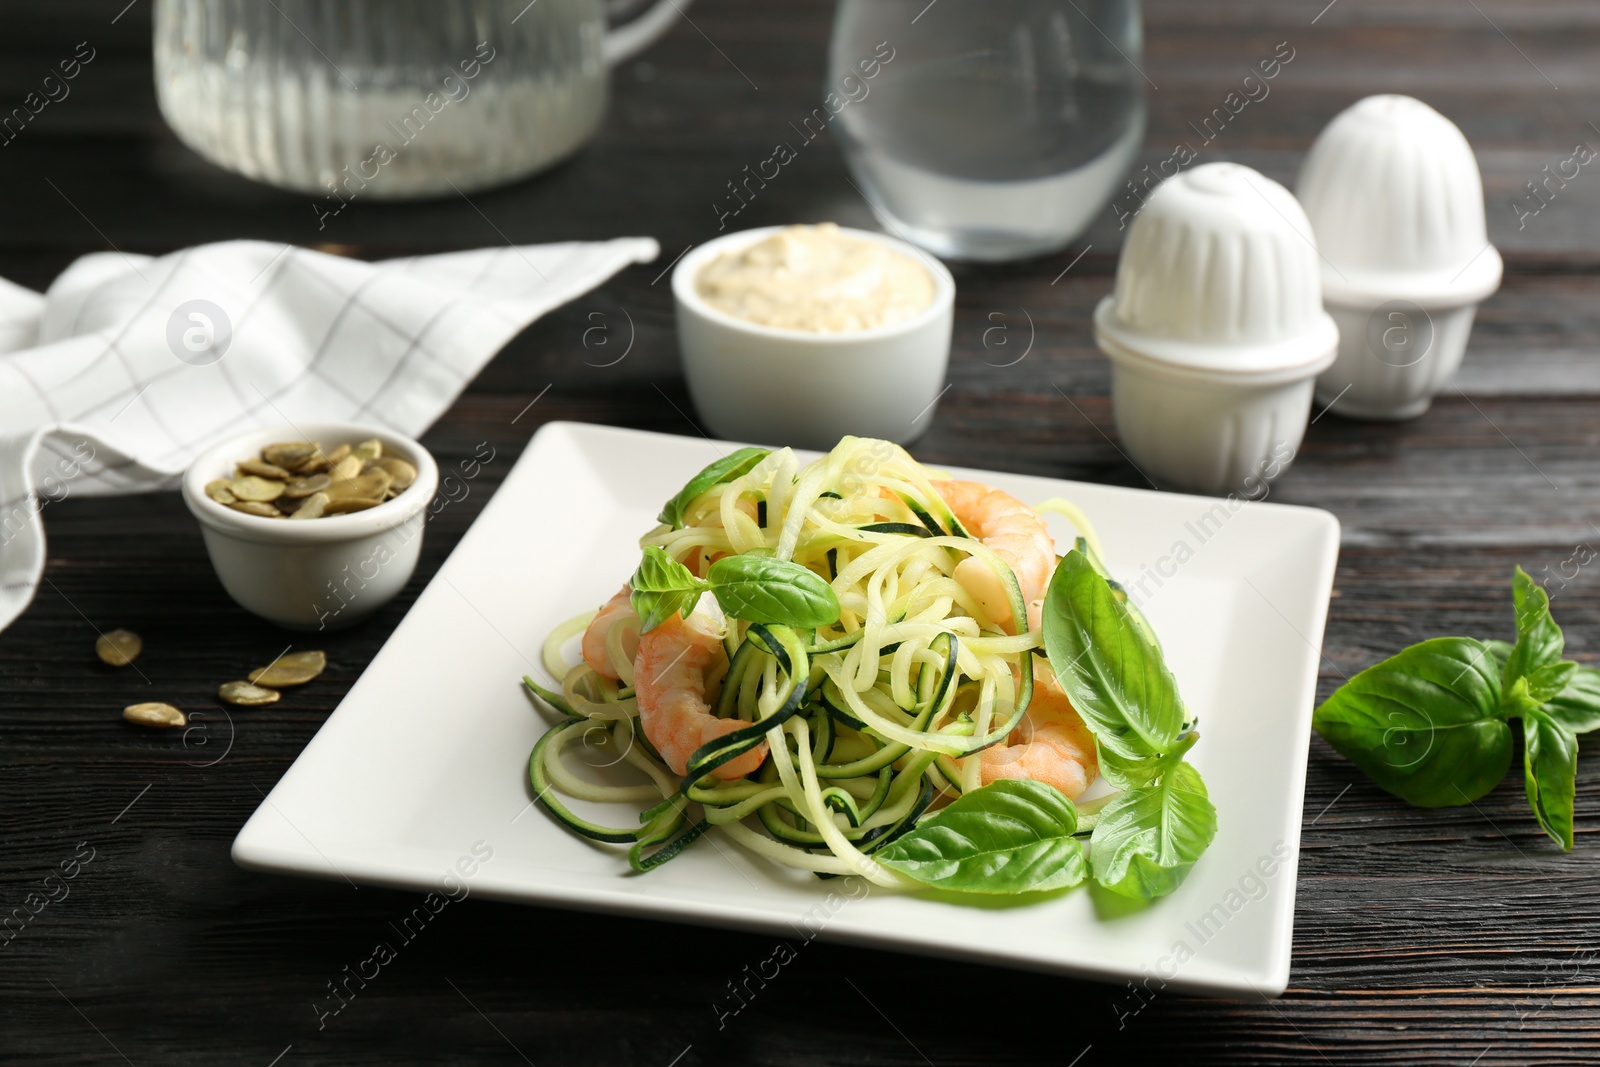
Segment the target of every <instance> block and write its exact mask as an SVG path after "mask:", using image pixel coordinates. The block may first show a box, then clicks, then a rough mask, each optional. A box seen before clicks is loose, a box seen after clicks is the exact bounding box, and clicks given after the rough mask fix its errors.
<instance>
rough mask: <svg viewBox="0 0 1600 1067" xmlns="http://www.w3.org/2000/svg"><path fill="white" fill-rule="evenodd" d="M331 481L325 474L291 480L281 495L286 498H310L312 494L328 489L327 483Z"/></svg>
mask: <svg viewBox="0 0 1600 1067" xmlns="http://www.w3.org/2000/svg"><path fill="white" fill-rule="evenodd" d="M332 481H333V479H332V478H330V477H328V476H327V475H326V474H312V475H308V476H306V477H304V478H291V479H290V480H289V482H288V484H287V485H285V486H284V487H283V495H284V496H287V497H303V496H310V495H311V494H312V493H320V492H322V491H323V490H324V489H326V488H328V483H330V482H332Z"/></svg>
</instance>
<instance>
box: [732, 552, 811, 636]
mask: <svg viewBox="0 0 1600 1067" xmlns="http://www.w3.org/2000/svg"><path fill="white" fill-rule="evenodd" d="M706 577H707V578H709V579H710V580H711V588H712V591H713V592H715V593H716V595H717V603H718V604H721V605H722V610H723V611H725V612H727V613H728V614H729V615H732V616H733V617H734V618H736V619H744V620H745V621H746V622H761V623H768V624H770V625H776V626H791V627H793V628H794V629H797V630H806V629H815V628H816V627H818V626H827V625H828V624H829V623H834V622H838V621H839V597H838V596H837V595H836V594H835V593H834V591H833V587H832V586H831V585H829V584H828V582H827V580H826V579H824V578H823V577H822V576H821V575H819V574H816V573H814V572H812V571H810V570H807V569H806V568H805V567H802V566H800V564H798V563H791V562H790V561H788V560H783V559H773V558H772V557H771V556H752V555H741V556H724V557H723V558H722V559H719V560H717V562H715V563H713V564H712V565H711V569H710V570H709V571H707V572H706Z"/></svg>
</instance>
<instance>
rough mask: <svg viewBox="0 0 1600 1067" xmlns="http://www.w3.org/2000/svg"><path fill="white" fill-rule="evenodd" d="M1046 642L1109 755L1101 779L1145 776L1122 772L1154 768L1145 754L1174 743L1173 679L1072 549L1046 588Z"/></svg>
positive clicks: (1177, 728) (1178, 717)
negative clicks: (1104, 776) (1047, 588)
mask: <svg viewBox="0 0 1600 1067" xmlns="http://www.w3.org/2000/svg"><path fill="white" fill-rule="evenodd" d="M1044 645H1045V650H1046V652H1047V653H1048V655H1049V658H1050V665H1051V667H1053V668H1054V669H1055V674H1056V678H1057V679H1058V680H1059V681H1060V683H1061V687H1062V688H1063V689H1064V690H1065V691H1066V693H1067V696H1068V697H1069V698H1070V699H1071V700H1072V706H1073V707H1074V708H1076V709H1077V711H1078V714H1079V715H1080V716H1082V717H1083V720H1084V722H1085V723H1087V724H1088V726H1089V729H1090V731H1091V732H1093V734H1094V736H1095V740H1096V741H1098V742H1099V745H1100V748H1101V749H1102V750H1103V751H1105V752H1109V753H1110V754H1111V756H1112V759H1111V760H1110V761H1108V762H1107V764H1105V766H1104V768H1103V769H1104V771H1105V772H1106V778H1107V780H1108V781H1110V782H1112V784H1114V785H1138V784H1143V782H1145V781H1148V775H1145V774H1139V775H1134V774H1131V773H1126V772H1128V771H1129V769H1130V768H1136V767H1144V768H1146V769H1147V770H1151V771H1153V764H1151V763H1149V762H1147V761H1151V760H1152V759H1153V758H1156V757H1160V756H1163V755H1165V754H1166V753H1168V752H1170V751H1171V750H1172V748H1173V746H1174V745H1175V744H1176V743H1177V741H1178V737H1179V735H1180V734H1181V733H1182V732H1183V729H1184V723H1185V719H1186V713H1185V711H1184V706H1183V701H1182V699H1181V698H1180V697H1179V696H1178V683H1177V681H1176V680H1175V679H1174V678H1173V677H1172V672H1171V671H1169V670H1168V669H1167V665H1166V663H1165V662H1164V661H1163V659H1162V657H1161V650H1160V649H1159V648H1158V647H1156V645H1155V643H1154V642H1153V641H1152V640H1151V639H1150V636H1149V635H1148V634H1147V633H1146V632H1145V629H1144V628H1143V627H1141V626H1140V625H1139V623H1138V622H1137V621H1136V620H1135V618H1134V617H1133V615H1132V614H1131V613H1130V611H1129V609H1128V606H1127V605H1125V604H1123V603H1122V602H1121V601H1120V600H1118V598H1117V596H1116V595H1115V593H1114V592H1113V590H1112V589H1111V587H1110V585H1109V584H1108V583H1107V582H1106V579H1105V578H1104V577H1103V576H1102V575H1101V574H1100V572H1099V571H1097V570H1096V569H1095V567H1094V564H1093V563H1092V562H1090V560H1089V559H1088V557H1086V556H1085V555H1084V554H1083V553H1082V552H1079V551H1078V550H1076V549H1074V550H1073V551H1071V552H1068V553H1067V555H1066V557H1065V558H1064V559H1063V560H1062V561H1061V564H1060V565H1059V566H1058V567H1056V572H1055V575H1054V577H1052V578H1051V580H1050V588H1049V591H1048V592H1047V593H1046V594H1045V602H1044ZM1114 776H1115V777H1114Z"/></svg>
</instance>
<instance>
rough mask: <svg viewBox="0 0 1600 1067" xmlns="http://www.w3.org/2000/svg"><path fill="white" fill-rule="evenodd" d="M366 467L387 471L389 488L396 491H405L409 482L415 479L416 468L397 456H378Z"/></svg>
mask: <svg viewBox="0 0 1600 1067" xmlns="http://www.w3.org/2000/svg"><path fill="white" fill-rule="evenodd" d="M367 469H368V470H381V471H387V472H388V474H389V488H390V489H391V490H393V491H394V492H396V493H403V492H405V491H406V489H407V488H409V487H410V485H411V483H412V482H414V481H416V480H417V468H415V467H413V466H412V465H411V464H409V463H407V462H406V461H405V460H403V459H401V458H400V457H398V456H380V457H379V458H377V459H375V460H373V461H372V462H371V463H370V464H369V465H368V466H367Z"/></svg>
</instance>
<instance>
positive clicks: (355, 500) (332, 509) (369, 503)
mask: <svg viewBox="0 0 1600 1067" xmlns="http://www.w3.org/2000/svg"><path fill="white" fill-rule="evenodd" d="M381 503H383V501H381V500H368V499H367V498H365V497H359V496H353V497H346V498H342V499H339V500H330V501H328V503H327V505H326V506H324V507H323V509H322V514H323V515H324V516H327V515H349V514H351V513H352V512H356V511H366V510H367V509H368V508H375V507H377V506H378V505H379V504H381Z"/></svg>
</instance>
